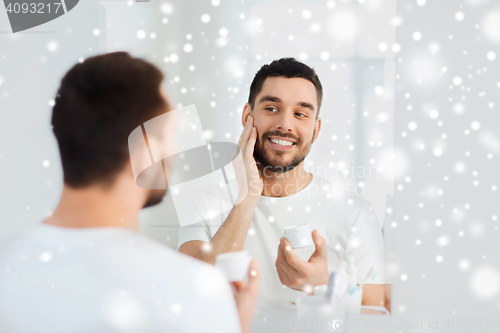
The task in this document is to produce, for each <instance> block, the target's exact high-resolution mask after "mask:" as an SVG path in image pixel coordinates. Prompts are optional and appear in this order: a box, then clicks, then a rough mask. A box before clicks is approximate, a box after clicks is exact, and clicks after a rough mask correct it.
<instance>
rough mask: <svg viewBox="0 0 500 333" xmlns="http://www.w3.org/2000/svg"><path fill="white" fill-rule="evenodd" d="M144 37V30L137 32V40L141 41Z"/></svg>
mask: <svg viewBox="0 0 500 333" xmlns="http://www.w3.org/2000/svg"><path fill="white" fill-rule="evenodd" d="M144 37H146V32H145V31H144V30H139V31H137V38H139V39H143V38H144Z"/></svg>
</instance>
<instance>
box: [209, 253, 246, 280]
mask: <svg viewBox="0 0 500 333" xmlns="http://www.w3.org/2000/svg"><path fill="white" fill-rule="evenodd" d="M251 261H252V257H251V256H250V254H249V253H248V252H247V251H239V252H228V253H223V254H219V255H218V256H216V257H215V266H216V267H217V268H219V269H220V270H221V271H222V273H224V275H225V276H226V277H227V279H228V280H229V282H234V281H240V280H244V279H245V278H246V277H247V276H248V268H249V266H250V262H251Z"/></svg>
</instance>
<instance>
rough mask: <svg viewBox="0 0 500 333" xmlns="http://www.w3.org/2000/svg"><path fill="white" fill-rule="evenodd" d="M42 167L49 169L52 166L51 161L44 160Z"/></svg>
mask: <svg viewBox="0 0 500 333" xmlns="http://www.w3.org/2000/svg"><path fill="white" fill-rule="evenodd" d="M42 165H43V166H44V167H46V168H48V167H49V166H50V161H49V160H44V161H43V162H42Z"/></svg>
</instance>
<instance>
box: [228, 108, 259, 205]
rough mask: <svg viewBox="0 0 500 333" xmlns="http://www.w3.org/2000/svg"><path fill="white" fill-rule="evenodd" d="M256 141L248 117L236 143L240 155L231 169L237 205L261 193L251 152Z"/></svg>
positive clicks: (255, 130) (255, 132)
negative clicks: (236, 187) (235, 184)
mask: <svg viewBox="0 0 500 333" xmlns="http://www.w3.org/2000/svg"><path fill="white" fill-rule="evenodd" d="M256 141H257V129H256V128H255V127H253V117H252V116H250V115H249V116H248V118H247V122H246V124H245V128H244V129H243V132H242V133H241V136H240V139H239V141H238V147H239V148H240V153H239V154H238V156H237V157H236V158H235V159H234V160H233V167H234V171H235V173H236V181H237V182H238V188H239V194H238V199H237V200H236V204H239V203H240V202H241V201H242V200H243V199H244V198H245V197H246V196H247V195H250V196H254V197H258V196H260V195H261V193H262V189H263V187H264V184H263V182H262V179H261V178H260V176H259V170H258V168H257V164H256V163H255V159H254V157H253V151H254V147H255V142H256Z"/></svg>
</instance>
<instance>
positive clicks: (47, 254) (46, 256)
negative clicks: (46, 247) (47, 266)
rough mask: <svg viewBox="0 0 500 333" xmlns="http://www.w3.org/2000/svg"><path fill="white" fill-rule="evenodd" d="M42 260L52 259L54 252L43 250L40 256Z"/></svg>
mask: <svg viewBox="0 0 500 333" xmlns="http://www.w3.org/2000/svg"><path fill="white" fill-rule="evenodd" d="M39 259H40V261H41V262H48V261H50V260H51V259H52V253H51V252H49V251H46V252H43V253H42V254H40V257H39Z"/></svg>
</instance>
